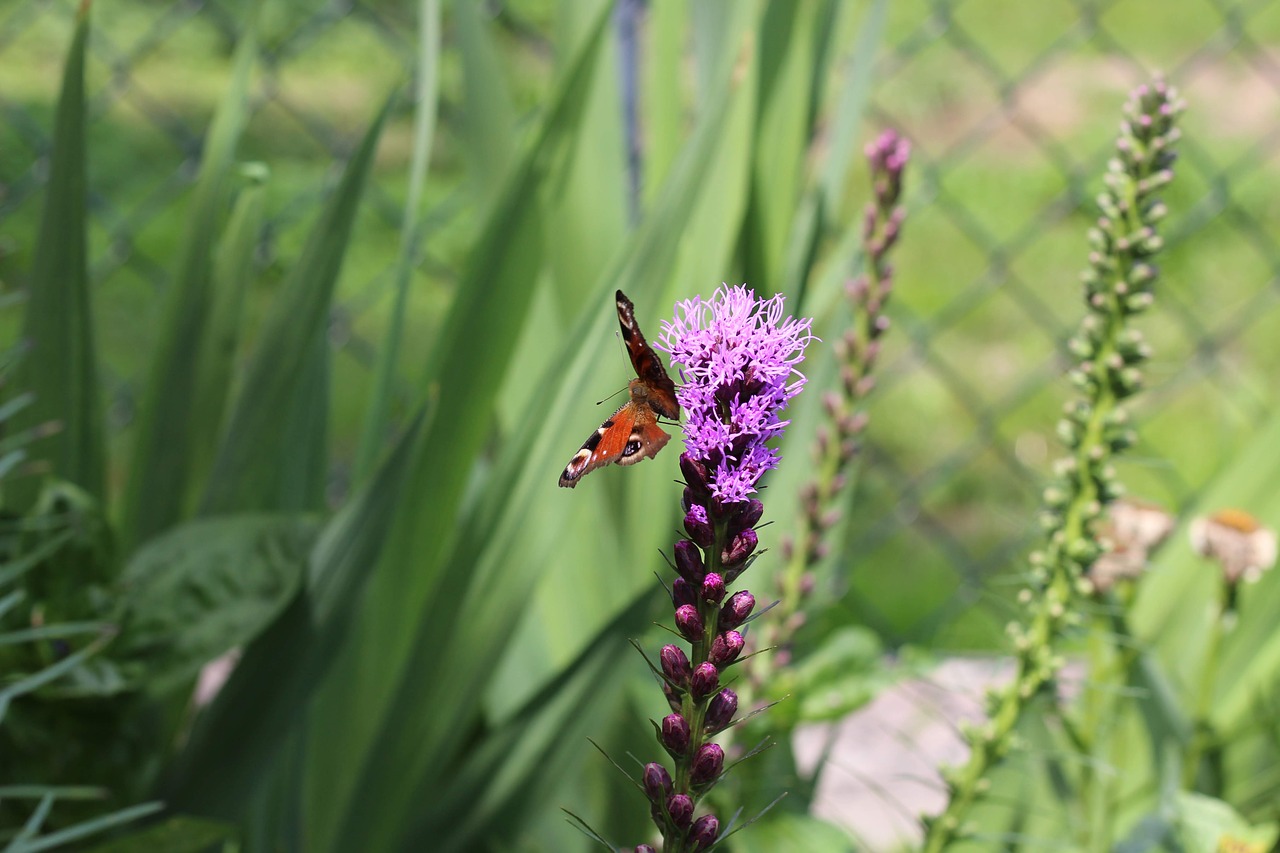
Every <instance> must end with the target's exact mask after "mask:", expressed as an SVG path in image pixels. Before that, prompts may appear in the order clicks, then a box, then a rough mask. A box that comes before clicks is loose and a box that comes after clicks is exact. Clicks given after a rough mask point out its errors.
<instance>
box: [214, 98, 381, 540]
mask: <svg viewBox="0 0 1280 853" xmlns="http://www.w3.org/2000/svg"><path fill="white" fill-rule="evenodd" d="M391 103H392V101H391V99H390V98H388V100H387V102H386V104H385V105H384V106H383V108H382V109H381V110H380V111H379V113H378V116H377V118H375V119H374V121H373V123H372V124H371V125H370V127H369V130H368V131H367V132H366V134H365V137H364V140H363V141H362V142H361V144H360V148H359V149H358V150H357V151H356V153H355V155H354V156H353V157H352V158H351V162H349V163H348V164H347V169H346V172H345V173H344V174H343V176H342V181H341V183H339V185H338V188H337V189H336V190H335V191H334V193H333V195H332V196H330V198H329V200H328V203H327V205H326V207H325V210H324V212H323V214H322V215H321V217H320V219H319V221H318V222H317V223H316V225H315V227H314V228H313V229H312V231H311V234H310V236H309V238H308V240H307V244H306V246H305V247H304V249H303V251H302V257H300V258H299V259H298V262H297V263H296V264H295V265H294V267H293V269H292V270H291V271H290V274H289V276H288V278H287V280H286V281H285V284H284V286H283V289H282V292H281V293H280V295H279V297H278V298H277V299H276V301H275V302H274V304H273V305H272V308H271V313H270V315H269V316H268V317H267V319H266V321H265V323H264V324H263V328H262V331H261V337H260V339H259V342H258V345H257V347H256V348H255V349H254V352H253V356H252V357H251V358H250V361H249V365H248V367H247V368H246V373H245V379H244V385H243V388H242V390H241V392H240V395H239V397H238V398H237V399H236V401H235V404H234V406H233V408H232V410H231V415H230V419H229V421H228V424H227V429H226V432H225V433H224V435H223V437H222V443H221V445H220V446H219V449H218V454H217V457H216V461H215V462H214V467H213V471H212V473H211V475H210V478H209V484H208V488H207V490H206V491H205V494H204V499H203V501H202V502H201V507H200V509H201V513H202V514H206V515H208V514H216V513H226V512H243V511H246V510H248V511H252V510H294V509H313V508H316V504H317V502H318V500H319V498H320V497H321V496H320V495H319V494H317V491H316V484H317V483H319V482H321V478H322V477H323V471H324V466H325V458H326V457H325V448H324V441H325V429H324V425H325V422H326V420H327V404H326V397H325V394H326V393H327V390H326V389H327V386H328V382H327V374H328V348H327V346H326V345H325V343H326V328H327V320H328V314H329V305H330V302H331V300H332V297H333V289H334V285H335V283H336V282H337V279H338V273H339V271H340V270H341V268H342V259H343V257H344V255H345V254H346V250H347V244H348V242H349V241H350V237H351V225H352V222H353V221H354V220H355V215H356V210H357V209H358V207H359V203H360V197H361V195H362V193H363V191H364V184H365V180H366V178H367V177H368V174H369V170H370V167H371V166H372V163H373V155H374V152H375V150H376V149H377V144H378V137H379V135H380V134H381V132H382V127H383V124H384V123H385V121H386V118H387V115H388V113H389V112H390V110H391ZM300 445H301V446H300Z"/></svg>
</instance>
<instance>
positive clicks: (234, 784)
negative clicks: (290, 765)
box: [166, 415, 426, 829]
mask: <svg viewBox="0 0 1280 853" xmlns="http://www.w3.org/2000/svg"><path fill="white" fill-rule="evenodd" d="M425 420H426V419H425V417H424V416H421V415H420V416H419V417H418V418H416V419H415V420H414V422H413V424H412V425H411V426H410V428H409V429H408V430H407V431H406V433H405V435H404V436H403V437H402V438H401V439H400V441H399V443H398V444H397V445H396V448H395V451H394V452H393V453H392V454H391V455H390V456H389V457H388V458H387V460H386V461H385V462H384V463H383V464H382V466H381V467H380V468H379V470H378V472H377V474H376V475H375V476H374V477H373V479H372V480H370V482H369V485H368V486H367V487H366V488H365V489H364V490H363V491H361V492H360V493H359V494H357V496H356V497H355V498H354V499H353V500H352V501H351V502H350V503H348V504H347V505H346V506H345V507H344V508H343V509H342V510H341V511H340V512H339V513H338V514H337V515H336V516H334V517H333V519H332V520H330V521H329V522H328V523H327V524H326V525H325V527H324V530H323V532H322V533H321V534H320V538H319V541H317V542H316V544H315V547H314V548H312V550H311V554H310V558H309V560H308V562H307V575H306V583H305V585H304V587H303V589H302V590H301V591H300V593H299V595H297V596H296V597H295V598H294V599H293V601H291V602H290V604H289V606H288V607H287V608H286V610H285V611H284V613H283V614H281V616H280V617H279V618H277V619H276V620H275V621H273V622H272V623H271V625H270V626H269V627H268V629H267V630H266V631H265V632H264V633H262V634H260V635H259V636H258V638H257V639H256V640H255V641H254V642H252V643H251V644H250V645H249V646H248V647H247V648H246V649H245V652H244V654H243V655H242V656H241V659H240V662H239V663H238V664H237V665H236V668H235V670H234V672H233V673H232V675H231V678H230V679H229V680H228V681H227V683H226V685H224V687H223V688H222V690H221V691H220V692H219V693H218V696H217V698H216V699H215V700H214V702H213V703H212V705H211V706H210V707H209V708H207V709H205V711H204V712H203V713H202V714H201V716H200V717H198V718H197V720H196V723H195V726H194V729H193V731H192V733H191V738H190V740H189V741H188V744H187V746H186V748H185V749H184V750H183V751H182V752H181V753H180V754H179V756H178V757H177V759H176V761H175V763H174V766H173V767H172V768H171V772H170V774H169V776H170V779H169V783H168V785H167V791H168V794H167V796H166V799H167V801H168V802H169V803H170V804H171V805H173V806H174V807H177V808H179V809H181V810H184V811H189V812H192V813H194V814H202V815H213V816H218V817H224V818H227V819H230V820H235V821H245V819H246V817H247V816H248V815H249V813H250V812H251V811H252V809H253V808H254V806H255V804H256V803H257V793H258V792H259V791H260V790H262V789H263V787H264V785H265V784H266V782H267V781H268V780H269V779H271V778H272V776H273V774H274V773H275V769H276V767H277V766H278V765H277V762H278V760H279V756H280V750H281V748H282V746H283V745H284V744H286V743H288V742H289V739H290V738H291V737H292V736H293V735H292V734H291V733H292V732H295V731H296V730H297V728H298V726H299V725H300V724H301V720H300V719H299V715H298V710H299V709H300V708H303V707H305V706H307V704H308V703H309V702H310V701H311V700H312V697H313V695H314V693H315V691H316V688H317V686H318V685H319V683H320V682H321V680H322V679H323V678H324V676H325V673H326V672H327V671H328V670H329V668H330V667H331V666H332V665H333V663H334V659H335V656H336V654H337V651H338V649H340V648H341V646H342V644H343V642H344V641H345V640H346V638H347V631H348V630H349V627H350V624H351V620H352V618H353V617H354V615H355V610H356V605H357V603H358V602H359V599H360V596H361V594H362V590H363V588H364V586H365V584H366V582H367V581H368V578H369V567H370V566H373V565H375V564H376V562H377V560H378V556H379V553H380V552H381V549H382V547H383V542H384V539H385V537H386V534H387V529H388V527H389V525H390V524H391V523H392V521H393V519H394V517H395V510H396V507H397V506H399V503H400V500H401V490H402V488H403V486H404V482H405V476H406V472H407V470H408V463H409V461H410V459H411V458H412V457H413V455H414V454H415V453H417V452H418V449H419V444H420V442H421V438H422V432H423V428H424V423H425ZM259 829H260V828H259Z"/></svg>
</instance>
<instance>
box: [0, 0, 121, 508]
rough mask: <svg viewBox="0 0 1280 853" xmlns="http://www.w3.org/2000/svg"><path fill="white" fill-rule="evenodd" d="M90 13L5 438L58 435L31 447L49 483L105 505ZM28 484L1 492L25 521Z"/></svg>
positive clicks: (64, 95)
mask: <svg viewBox="0 0 1280 853" xmlns="http://www.w3.org/2000/svg"><path fill="white" fill-rule="evenodd" d="M88 37H89V15H88V5H87V4H85V5H84V6H82V7H81V11H80V15H79V16H78V19H77V22H76V30H75V35H74V37H73V39H72V42H71V49H70V50H69V51H68V53H67V61H66V65H65V67H64V69H63V77H62V91H61V93H60V94H59V96H58V106H57V110H56V112H55V114H54V130H53V153H52V155H51V157H50V162H49V183H48V185H47V187H46V190H45V205H44V213H43V216H42V217H41V220H40V232H39V234H38V235H37V237H36V249H35V261H34V264H33V267H32V270H31V287H30V294H29V298H28V301H27V308H26V313H25V315H24V319H23V332H22V334H23V337H24V338H25V339H26V341H27V342H28V343H29V345H30V351H29V352H27V353H26V354H25V356H24V357H23V358H22V359H21V361H20V362H19V364H18V367H17V370H16V374H15V377H14V381H13V383H12V385H11V386H10V387H12V388H13V389H15V392H16V393H18V394H21V393H23V392H33V393H34V394H35V400H34V401H33V402H32V404H31V405H29V406H27V407H25V408H23V409H21V410H20V411H18V412H16V413H15V414H14V416H13V420H12V423H11V424H10V425H9V428H8V431H9V432H11V433H14V434H16V433H22V432H24V431H25V430H28V429H30V428H33V427H35V426H36V425H38V424H43V423H45V422H48V421H57V422H59V423H60V424H61V425H62V429H61V431H60V432H58V433H57V434H56V435H53V436H51V437H49V438H47V439H45V440H44V441H42V442H41V443H40V444H39V445H38V451H37V452H38V453H39V455H40V456H42V457H44V458H45V459H47V460H48V462H49V464H50V470H51V473H52V474H53V476H54V477H57V478H60V479H63V480H67V481H69V482H71V483H74V484H76V485H77V486H79V487H80V488H82V489H84V490H85V491H86V492H88V493H89V494H91V495H93V496H94V498H96V499H97V500H98V501H99V503H101V502H103V501H104V500H105V497H106V495H105V489H104V477H105V475H106V447H105V443H104V438H103V422H102V405H101V401H100V399H99V391H98V365H97V356H96V354H95V351H94V329H93V310H92V301H91V298H90V288H89V273H88V266H87V248H86V245H87V243H86V241H87V237H86V222H85V219H86V216H85V213H86V210H87V207H88V205H87V199H86V182H85V106H84V67H85V45H86V43H87V41H88ZM40 485H41V484H40V481H39V480H38V479H37V478H35V477H22V478H18V479H15V480H13V481H11V482H9V483H6V493H5V503H6V504H7V505H8V506H9V508H10V509H13V510H17V511H23V510H26V509H28V508H30V506H31V504H33V503H34V502H35V498H36V495H37V494H38V492H39V489H40Z"/></svg>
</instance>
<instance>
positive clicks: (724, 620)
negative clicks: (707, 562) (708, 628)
mask: <svg viewBox="0 0 1280 853" xmlns="http://www.w3.org/2000/svg"><path fill="white" fill-rule="evenodd" d="M755 606H756V597H755V596H754V595H752V594H751V593H750V592H748V591H747V590H745V589H742V590H738V591H737V592H735V593H734V594H733V595H731V596H730V597H729V600H728V601H727V602H725V605H724V607H721V608H720V627H721V628H737V627H738V626H739V625H741V624H742V623H743V622H745V621H747V617H748V616H750V615H751V611H752V610H753V609H754V608H755ZM676 612H677V613H678V612H679V611H676Z"/></svg>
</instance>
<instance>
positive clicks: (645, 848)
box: [635, 844, 657, 853]
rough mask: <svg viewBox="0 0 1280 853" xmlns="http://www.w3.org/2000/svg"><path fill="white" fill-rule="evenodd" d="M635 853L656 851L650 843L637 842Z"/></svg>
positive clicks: (652, 852)
mask: <svg viewBox="0 0 1280 853" xmlns="http://www.w3.org/2000/svg"><path fill="white" fill-rule="evenodd" d="M635 853H657V851H656V850H654V849H653V845H651V844H637V845H636V849H635Z"/></svg>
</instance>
